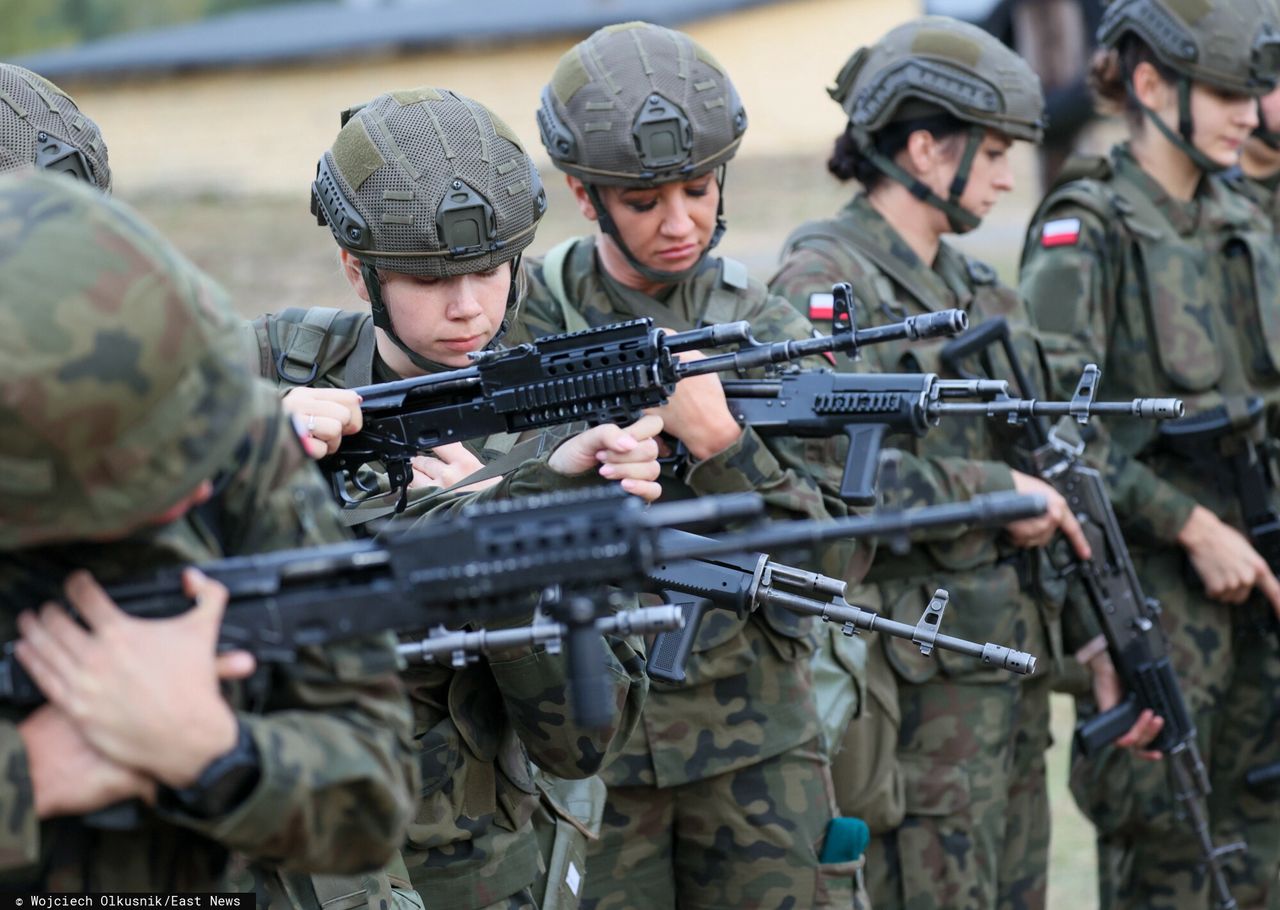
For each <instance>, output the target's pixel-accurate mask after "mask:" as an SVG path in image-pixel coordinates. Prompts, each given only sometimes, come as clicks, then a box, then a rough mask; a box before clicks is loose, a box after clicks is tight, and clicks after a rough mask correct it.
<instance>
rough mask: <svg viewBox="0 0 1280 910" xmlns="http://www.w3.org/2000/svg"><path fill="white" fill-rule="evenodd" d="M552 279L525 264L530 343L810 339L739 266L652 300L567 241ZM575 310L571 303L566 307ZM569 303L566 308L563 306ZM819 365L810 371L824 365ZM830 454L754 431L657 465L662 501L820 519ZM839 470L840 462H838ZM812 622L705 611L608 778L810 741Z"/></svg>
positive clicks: (692, 767)
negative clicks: (712, 450)
mask: <svg viewBox="0 0 1280 910" xmlns="http://www.w3.org/2000/svg"><path fill="white" fill-rule="evenodd" d="M560 249H561V250H562V252H564V251H565V250H566V249H567V255H564V258H563V260H562V264H563V267H562V269H561V273H560V275H559V276H558V278H559V279H560V282H559V283H560V286H561V287H562V288H563V290H564V297H563V299H560V298H558V297H557V295H556V294H555V293H554V292H553V291H552V289H551V288H550V287H549V286H548V282H547V277H548V276H547V272H546V269H545V267H544V263H543V262H542V261H540V260H532V261H529V262H528V263H527V265H526V268H527V271H528V274H529V278H530V291H529V299H528V301H527V302H526V303H525V306H524V309H523V310H522V311H521V319H522V320H523V321H524V323H525V325H526V327H527V328H528V329H529V330H530V331H531V332H532V333H533V334H534V335H535V336H542V335H546V334H552V333H558V332H564V331H568V330H577V329H580V328H584V327H586V326H600V325H609V324H612V323H616V322H620V321H623V320H626V319H633V318H636V317H639V316H650V317H652V318H653V319H654V322H655V324H657V325H659V326H663V327H666V328H671V329H675V330H681V329H686V328H692V327H694V326H696V325H699V324H703V323H710V322H727V321H732V320H738V319H746V320H749V321H750V322H751V325H752V327H753V328H754V330H755V333H756V336H757V337H758V338H760V339H761V340H774V339H782V338H808V337H810V335H811V334H812V328H811V327H810V326H809V324H808V322H806V321H805V320H804V319H803V318H801V317H800V316H798V315H797V314H796V313H794V312H793V311H791V309H790V308H789V307H787V306H786V305H785V304H784V303H783V302H782V301H780V300H777V299H776V298H773V297H770V296H769V294H768V292H767V291H766V290H765V288H764V286H763V285H762V284H760V283H759V282H756V281H751V280H749V279H748V278H747V276H746V274H745V269H743V268H742V267H741V265H739V264H737V263H733V262H731V261H728V260H720V259H716V258H708V260H707V262H706V265H705V266H704V268H703V269H702V270H701V271H700V272H699V273H698V274H697V275H695V276H694V277H693V278H691V279H688V280H686V281H684V282H681V283H680V284H678V285H675V286H674V287H672V288H671V289H670V293H669V294H668V296H667V297H666V298H665V299H663V300H655V299H654V298H651V297H648V296H646V295H644V294H641V293H639V292H637V291H633V290H630V289H627V288H624V287H622V286H621V285H619V284H617V283H616V282H614V281H613V280H612V279H611V278H609V277H608V276H607V275H606V274H605V273H604V272H603V271H602V270H600V269H599V268H598V266H597V262H596V256H595V243H594V240H593V239H590V238H584V239H580V240H578V241H576V242H574V243H573V246H572V247H571V248H563V247H562V248H560ZM570 301H572V304H570ZM571 306H572V309H571ZM821 364H822V361H819V362H818V364H817V365H821ZM830 457H832V456H831V454H830V447H828V446H811V445H803V444H800V443H798V442H796V441H793V440H778V441H770V442H768V443H766V442H765V441H764V440H762V439H761V438H760V437H759V436H757V435H756V434H755V433H754V432H752V431H751V430H750V429H746V430H744V432H743V434H742V436H741V438H740V439H739V441H738V442H737V443H735V444H734V445H732V446H730V447H729V448H728V449H726V450H725V451H724V452H721V453H720V454H718V455H716V456H714V457H713V458H709V459H707V460H705V461H702V462H698V463H696V464H693V465H692V466H690V467H689V468H688V470H687V471H679V472H678V471H676V470H675V469H673V468H672V467H671V466H669V465H668V466H666V467H664V470H663V474H662V477H661V483H662V496H663V499H665V500H670V499H687V498H689V497H693V496H699V495H707V494H713V493H734V492H743V491H748V490H755V491H757V492H759V493H761V494H763V495H764V497H765V499H766V501H767V503H768V505H769V508H770V511H771V513H772V514H773V515H774V516H775V517H778V518H783V517H804V518H821V517H824V516H827V515H829V514H830V513H829V512H828V509H836V510H838V514H843V505H842V504H840V503H839V501H838V500H835V499H834V497H832V498H829V499H827V500H826V501H824V494H823V492H822V491H821V490H820V489H819V488H818V486H817V484H816V483H815V482H814V481H813V480H812V479H811V478H810V476H809V474H808V471H809V469H808V467H807V462H808V461H810V460H816V459H822V458H830ZM840 457H841V460H842V461H843V453H840ZM849 552H850V551H849V550H848V549H836V548H833V549H832V550H831V551H829V552H828V553H827V554H826V556H825V559H826V562H825V563H824V568H825V569H826V571H827V572H828V573H829V574H843V568H844V563H845V560H846V559H847V554H848V553H849ZM812 649H813V639H812V634H811V629H810V622H809V620H807V619H802V618H800V617H797V616H795V615H794V614H790V613H786V612H785V611H776V612H775V611H773V610H762V611H759V612H757V613H756V614H753V615H752V616H750V617H746V618H743V619H740V618H737V617H735V616H731V615H729V614H728V613H727V612H724V611H711V612H710V613H708V614H707V616H706V618H705V619H704V620H703V623H702V628H701V631H700V632H699V634H698V638H697V641H696V643H695V645H694V649H693V654H692V656H691V658H690V661H689V666H688V681H687V683H686V684H685V685H682V686H667V685H662V684H659V683H654V684H653V686H652V688H651V691H650V693H649V699H648V703H647V704H646V705H645V708H644V711H643V714H642V717H641V725H640V730H639V732H637V734H636V735H635V736H633V737H632V739H631V741H630V742H629V743H628V745H627V748H626V750H625V752H624V754H623V756H622V758H620V759H619V760H618V761H617V762H615V763H614V764H613V765H610V766H609V768H607V769H606V771H605V774H604V777H605V781H606V782H607V783H609V784H610V785H614V786H624V785H625V786H632V785H649V786H655V785H656V786H659V787H671V786H677V785H679V784H684V783H688V782H690V781H696V780H701V779H703V778H706V777H711V776H713V775H717V774H722V773H725V772H727V771H732V770H735V769H737V768H742V767H746V766H748V765H751V764H754V763H756V762H759V761H762V760H764V759H766V758H770V757H771V756H774V755H777V754H779V753H781V752H783V751H785V750H786V749H789V748H791V747H793V746H796V745H798V744H800V743H803V742H805V741H807V740H809V739H811V738H813V737H814V736H816V735H817V732H818V727H817V719H816V715H815V712H814V710H813V707H812V702H811V699H810V695H809V693H810V686H811V678H810V673H809V670H808V661H807V658H808V656H809V654H810V653H811V652H812Z"/></svg>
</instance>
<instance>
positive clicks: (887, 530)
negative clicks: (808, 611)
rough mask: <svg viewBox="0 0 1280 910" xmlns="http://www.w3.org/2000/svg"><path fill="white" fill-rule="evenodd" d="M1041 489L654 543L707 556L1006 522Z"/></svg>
mask: <svg viewBox="0 0 1280 910" xmlns="http://www.w3.org/2000/svg"><path fill="white" fill-rule="evenodd" d="M1047 507H1048V506H1047V503H1046V501H1045V498H1044V497H1043V496H1040V495H1023V494H1019V493H989V494H986V495H983V496H975V497H974V498H973V499H970V500H969V501H968V502H953V503H945V504H943V505H937V506H924V507H921V508H918V509H907V510H905V511H893V512H886V513H881V514H872V515H866V516H861V515H852V516H848V517H846V518H836V519H832V520H831V521H825V522H818V521H802V522H792V523H790V524H781V523H778V524H772V525H768V526H766V527H763V528H757V529H754V530H751V531H743V532H741V533H739V534H732V535H728V536H725V537H719V538H707V539H706V540H705V541H698V542H697V543H696V544H695V543H690V542H688V541H684V542H682V543H681V544H680V545H679V546H678V547H677V549H676V551H673V552H667V551H665V550H664V549H663V548H662V546H661V544H659V546H658V556H659V560H669V559H708V558H710V557H713V556H724V555H726V554H729V553H741V552H744V551H747V552H752V551H759V552H764V553H769V552H771V551H774V550H780V549H787V548H791V547H804V546H817V545H818V544H821V543H824V542H826V541H828V540H836V539H839V538H851V539H860V538H866V537H884V536H888V535H897V534H907V533H910V532H911V531H913V530H919V529H924V528H934V527H943V526H948V525H957V524H997V525H1003V524H1008V523H1009V522H1011V521H1017V520H1019V519H1022V518H1033V517H1035V516H1037V515H1043V514H1044V512H1045V509H1046V508H1047Z"/></svg>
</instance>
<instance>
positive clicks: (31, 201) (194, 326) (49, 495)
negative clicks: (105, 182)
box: [0, 172, 280, 550]
mask: <svg viewBox="0 0 1280 910" xmlns="http://www.w3.org/2000/svg"><path fill="white" fill-rule="evenodd" d="M0 220H3V221H4V223H5V224H6V225H8V229H6V230H5V231H3V232H0V300H3V301H4V305H3V306H2V307H0V424H3V426H4V427H5V432H4V433H3V434H2V435H0V466H3V469H2V470H0V550H13V549H19V548H23V547H28V546H34V545H39V544H45V543H66V542H71V541H77V540H87V539H103V538H108V537H114V536H120V535H123V534H127V533H129V532H130V531H132V530H133V529H135V528H137V527H139V526H140V525H142V524H144V523H145V522H146V521H147V520H148V519H151V518H154V517H155V516H157V515H159V514H162V513H163V512H164V511H165V510H167V509H169V508H170V507H171V506H173V505H175V504H176V503H178V502H179V501H181V500H182V499H183V498H184V497H185V496H187V495H189V494H190V493H191V492H193V491H194V490H195V488H196V487H197V486H198V485H199V484H200V483H201V482H202V481H204V480H207V479H211V478H213V477H215V476H216V475H218V474H219V472H221V471H222V470H223V469H224V468H226V467H228V466H229V465H230V464H232V463H233V462H234V455H235V453H236V451H237V449H238V447H239V446H240V445H241V444H242V443H243V442H244V441H245V440H246V439H247V438H249V436H250V434H251V432H252V427H253V426H254V425H255V423H256V425H260V426H268V425H271V424H268V423H267V421H269V420H274V419H278V415H279V413H280V410H279V400H278V399H277V398H276V396H275V393H274V391H273V389H272V388H271V387H270V385H269V384H267V383H266V382H264V381H262V380H259V379H256V378H254V377H252V376H251V375H250V373H249V372H248V370H247V369H246V367H245V364H244V357H243V354H242V351H243V348H242V347H241V336H240V334H239V320H238V319H237V318H236V317H235V316H234V314H232V312H231V311H230V309H229V308H228V306H227V304H226V300H225V297H224V295H223V294H222V292H221V290H219V289H218V288H217V286H216V285H214V284H213V283H212V281H210V280H209V279H208V278H207V277H206V276H205V275H204V274H203V273H201V272H200V271H199V270H198V269H196V268H195V267H194V266H193V265H191V264H190V263H189V262H187V261H186V260H185V259H183V258H182V257H181V256H180V255H179V254H178V253H177V252H176V251H175V250H174V249H173V247H172V246H170V245H169V244H168V243H166V242H165V240H164V239H163V238H161V237H160V236H159V235H158V234H156V233H155V231H154V230H153V229H152V228H150V227H149V226H147V225H145V224H143V223H142V222H141V221H140V220H139V219H138V217H137V216H136V215H135V214H134V213H133V212H132V211H131V210H130V209H128V208H127V207H126V206H124V205H123V204H121V203H118V202H115V201H113V200H111V199H110V198H109V197H107V196H105V195H103V194H102V193H99V192H97V191H96V190H93V189H91V188H89V187H87V186H84V185H83V184H80V183H78V182H76V181H72V180H66V179H63V178H62V177H59V176H46V175H44V174H42V173H39V172H37V173H36V174H34V175H23V176H15V175H5V176H0Z"/></svg>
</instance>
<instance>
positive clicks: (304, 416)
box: [280, 386, 364, 458]
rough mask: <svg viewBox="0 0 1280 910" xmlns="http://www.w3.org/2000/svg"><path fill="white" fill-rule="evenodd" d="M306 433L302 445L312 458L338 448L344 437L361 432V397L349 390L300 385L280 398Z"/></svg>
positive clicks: (303, 432) (319, 456)
mask: <svg viewBox="0 0 1280 910" xmlns="http://www.w3.org/2000/svg"><path fill="white" fill-rule="evenodd" d="M280 403H281V405H282V406H283V407H284V409H285V412H286V413H288V414H289V415H290V416H292V417H293V418H294V422H295V423H296V425H297V427H298V431H299V432H300V433H302V434H303V437H302V444H303V446H304V447H305V448H306V450H307V454H308V455H310V456H311V457H312V458H323V457H324V456H326V455H332V454H333V453H334V452H336V451H338V446H339V445H341V444H342V437H343V436H350V435H351V434H352V433H358V432H359V431H360V428H361V427H362V426H364V414H362V413H361V411H360V396H359V395H357V394H356V393H355V392H353V391H351V390H350V389H313V388H311V387H310V386H298V387H297V388H295V389H290V390H289V391H288V392H286V393H285V396H284V398H282V399H281V400H280Z"/></svg>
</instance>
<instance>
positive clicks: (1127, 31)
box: [1098, 0, 1280, 171]
mask: <svg viewBox="0 0 1280 910" xmlns="http://www.w3.org/2000/svg"><path fill="white" fill-rule="evenodd" d="M1129 35H1132V36H1135V37H1137V38H1139V39H1141V41H1142V42H1143V43H1144V44H1145V45H1147V47H1149V48H1150V49H1151V52H1152V53H1153V54H1155V56H1156V58H1157V59H1158V60H1159V61H1160V62H1161V63H1163V64H1164V65H1165V66H1167V67H1168V68H1169V69H1171V70H1173V71H1174V72H1175V73H1177V74H1178V129H1177V132H1176V133H1175V132H1174V131H1173V130H1172V129H1170V128H1169V126H1168V125H1167V124H1166V123H1165V122H1164V121H1163V120H1162V119H1160V117H1159V116H1157V115H1156V114H1155V112H1154V111H1152V110H1150V109H1148V108H1146V107H1142V106H1141V105H1139V106H1140V107H1142V110H1143V112H1144V113H1145V114H1146V116H1147V117H1148V119H1150V120H1151V121H1152V123H1154V124H1155V125H1156V127H1157V128H1158V129H1159V130H1160V131H1161V132H1162V133H1164V134H1165V136H1166V137H1167V138H1168V139H1169V140H1170V141H1171V142H1172V143H1173V144H1174V145H1176V146H1177V147H1178V148H1180V149H1182V151H1183V152H1184V153H1185V154H1186V155H1187V156H1188V157H1190V158H1191V159H1192V161H1194V162H1195V163H1196V165H1197V166H1199V167H1200V168H1201V169H1203V170H1206V171H1218V170H1222V169H1223V165H1221V164H1218V163H1217V162H1215V161H1212V160H1210V159H1209V158H1208V157H1207V156H1205V155H1204V154H1203V153H1202V152H1201V151H1200V150H1199V149H1197V148H1196V147H1195V145H1194V144H1193V143H1192V137H1193V136H1194V134H1195V128H1194V124H1193V123H1192V119H1191V85H1192V83H1194V82H1200V83H1203V84H1205V85H1207V86H1211V87H1212V88H1215V89H1218V90H1219V91H1224V92H1230V93H1232V94H1237V95H1252V96H1254V97H1261V96H1262V95H1265V94H1266V93H1267V92H1269V91H1271V90H1272V89H1273V88H1275V87H1276V80H1277V76H1280V12H1278V11H1277V7H1276V4H1275V2H1274V0H1112V2H1111V4H1110V5H1108V6H1107V8H1106V10H1105V11H1104V12H1103V15H1102V23H1101V24H1100V25H1099V26H1098V43H1099V44H1100V45H1101V46H1102V47H1105V48H1111V49H1114V48H1118V47H1119V46H1120V44H1121V42H1122V41H1123V40H1124V38H1125V37H1126V36H1129ZM1135 101H1136V99H1135Z"/></svg>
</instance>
